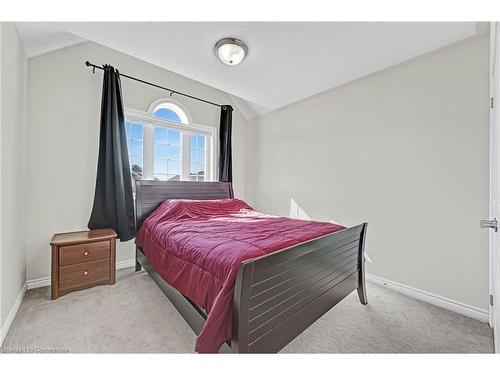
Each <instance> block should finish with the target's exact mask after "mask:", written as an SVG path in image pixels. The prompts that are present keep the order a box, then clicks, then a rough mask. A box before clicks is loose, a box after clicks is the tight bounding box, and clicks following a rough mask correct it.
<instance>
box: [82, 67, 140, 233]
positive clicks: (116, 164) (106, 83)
mask: <svg viewBox="0 0 500 375" xmlns="http://www.w3.org/2000/svg"><path fill="white" fill-rule="evenodd" d="M88 227H89V229H100V228H113V229H114V230H115V231H116V233H117V234H118V238H119V239H120V241H128V240H130V239H132V238H134V236H135V220H134V200H133V196H132V180H131V177H130V165H129V159H128V151H127V136H126V134H125V118H124V115H123V103H122V91H121V83H120V74H119V72H118V70H115V68H113V67H112V66H110V65H105V66H104V79H103V84H102V101H101V131H100V139H99V159H98V162H97V180H96V186H95V195H94V206H93V207H92V213H91V215H90V220H89V224H88Z"/></svg>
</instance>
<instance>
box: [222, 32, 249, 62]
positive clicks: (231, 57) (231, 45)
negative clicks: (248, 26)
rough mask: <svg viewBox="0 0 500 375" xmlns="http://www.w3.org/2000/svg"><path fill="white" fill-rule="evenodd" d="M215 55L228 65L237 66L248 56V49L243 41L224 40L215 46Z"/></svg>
mask: <svg viewBox="0 0 500 375" xmlns="http://www.w3.org/2000/svg"><path fill="white" fill-rule="evenodd" d="M215 54H216V55H217V57H218V58H219V59H220V61H222V62H223V63H224V64H226V65H237V64H239V63H240V62H241V61H242V60H243V59H244V58H245V56H246V55H247V54H248V47H247V46H246V44H245V43H243V42H242V41H241V40H238V39H235V38H224V39H221V40H219V41H218V42H217V43H216V44H215Z"/></svg>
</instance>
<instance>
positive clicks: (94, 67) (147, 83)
mask: <svg viewBox="0 0 500 375" xmlns="http://www.w3.org/2000/svg"><path fill="white" fill-rule="evenodd" d="M85 65H86V66H88V67H92V69H93V71H94V72H95V70H96V69H101V70H104V68H103V67H102V66H98V65H95V64H92V63H91V62H88V61H85ZM120 76H122V77H125V78H128V79H131V80H133V81H137V82H141V83H144V84H146V85H150V86H153V87H156V88H159V89H162V90H166V91H170V96H172V94H178V95H182V96H185V97H187V98H190V99H194V100H199V101H200V102H203V103H207V104H211V105H214V106H216V107H220V108H222V107H226V106H225V105H221V104H217V103H214V102H211V101H209V100H205V99H202V98H198V97H196V96H193V95H189V94H184V93H183V92H180V91H175V90H172V89H169V88H168V87H163V86H160V85H157V84H155V83H151V82H148V81H144V80H142V79H139V78H135V77H132V76H129V75H127V74H123V73H120Z"/></svg>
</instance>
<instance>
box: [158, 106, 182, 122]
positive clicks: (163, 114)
mask: <svg viewBox="0 0 500 375" xmlns="http://www.w3.org/2000/svg"><path fill="white" fill-rule="evenodd" d="M153 116H155V117H158V118H161V119H163V120H168V121H174V122H181V119H180V117H179V115H177V113H175V112H174V111H172V110H171V109H169V108H160V109H157V110H156V111H155V112H154V113H153Z"/></svg>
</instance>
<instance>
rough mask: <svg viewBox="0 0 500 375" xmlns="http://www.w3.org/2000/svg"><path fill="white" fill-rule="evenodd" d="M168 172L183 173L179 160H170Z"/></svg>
mask: <svg viewBox="0 0 500 375" xmlns="http://www.w3.org/2000/svg"><path fill="white" fill-rule="evenodd" d="M168 174H172V175H178V176H180V174H181V166H180V162H179V161H178V160H169V161H168Z"/></svg>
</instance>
